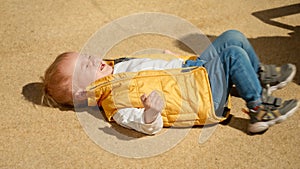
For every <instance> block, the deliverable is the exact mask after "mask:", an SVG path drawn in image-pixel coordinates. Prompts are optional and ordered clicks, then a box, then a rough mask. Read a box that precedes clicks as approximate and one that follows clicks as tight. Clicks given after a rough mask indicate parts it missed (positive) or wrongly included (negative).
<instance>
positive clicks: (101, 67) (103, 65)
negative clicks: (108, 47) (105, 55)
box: [100, 63, 105, 71]
mask: <svg viewBox="0 0 300 169" xmlns="http://www.w3.org/2000/svg"><path fill="white" fill-rule="evenodd" d="M104 67H105V64H104V63H101V65H100V70H101V71H102V70H103V69H104Z"/></svg>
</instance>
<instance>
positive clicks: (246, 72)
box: [220, 46, 262, 108]
mask: <svg viewBox="0 0 300 169" xmlns="http://www.w3.org/2000/svg"><path fill="white" fill-rule="evenodd" d="M220 59H221V62H222V64H223V68H224V73H225V78H226V82H227V85H228V86H227V87H228V88H229V89H230V87H231V86H230V84H235V86H236V89H237V91H238V92H239V94H240V96H241V97H242V98H243V99H244V100H245V101H246V102H247V107H249V108H254V107H255V106H258V105H260V104H261V93H262V87H261V85H260V82H259V80H258V77H257V74H256V71H255V70H254V68H253V67H252V65H251V61H250V59H249V57H248V53H247V52H246V51H245V50H244V49H243V48H241V47H238V46H230V47H227V48H225V49H224V50H223V51H222V53H221V54H220Z"/></svg>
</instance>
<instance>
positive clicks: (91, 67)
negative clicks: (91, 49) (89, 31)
mask: <svg viewBox="0 0 300 169" xmlns="http://www.w3.org/2000/svg"><path fill="white" fill-rule="evenodd" d="M68 62H69V63H68V65H66V67H65V68H66V69H67V70H66V71H68V72H70V71H71V70H72V72H74V75H73V89H75V91H76V90H80V89H81V90H85V88H86V87H87V86H88V85H89V84H90V83H92V82H94V81H95V80H97V79H100V78H102V77H105V76H108V75H110V74H112V72H113V68H112V67H111V66H109V65H107V64H106V62H104V61H103V60H102V59H101V58H97V57H94V56H88V55H85V56H79V54H77V53H75V54H74V56H72V57H70V60H69V61H68ZM74 87H75V88H74Z"/></svg>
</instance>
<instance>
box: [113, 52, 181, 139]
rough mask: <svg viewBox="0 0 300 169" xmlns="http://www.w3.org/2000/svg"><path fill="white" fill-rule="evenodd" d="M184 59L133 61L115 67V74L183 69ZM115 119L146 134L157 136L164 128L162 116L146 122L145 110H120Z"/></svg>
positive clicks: (143, 59) (144, 59) (124, 125)
mask: <svg viewBox="0 0 300 169" xmlns="http://www.w3.org/2000/svg"><path fill="white" fill-rule="evenodd" d="M182 64H183V60H182V59H173V60H171V61H166V60H161V59H149V58H142V59H131V60H129V61H125V62H121V63H118V64H116V65H115V67H114V72H113V74H117V73H122V72H137V71H142V70H164V69H172V68H181V67H182ZM113 119H114V120H115V121H116V122H117V123H118V124H119V125H121V126H123V127H126V128H130V129H134V130H136V131H139V132H142V133H145V134H149V135H151V134H156V133H158V132H159V131H160V130H161V129H162V127H163V121H162V117H161V114H159V115H158V116H157V118H156V119H155V120H154V121H153V122H152V123H150V124H146V123H145V121H144V108H125V109H121V110H118V112H117V113H116V114H115V115H114V116H113Z"/></svg>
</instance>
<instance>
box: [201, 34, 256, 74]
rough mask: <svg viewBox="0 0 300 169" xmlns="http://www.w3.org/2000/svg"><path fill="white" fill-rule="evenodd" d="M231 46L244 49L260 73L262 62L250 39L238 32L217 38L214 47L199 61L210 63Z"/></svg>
mask: <svg viewBox="0 0 300 169" xmlns="http://www.w3.org/2000/svg"><path fill="white" fill-rule="evenodd" d="M229 46H238V47H241V48H242V49H244V50H245V51H246V53H247V57H248V58H249V60H250V62H251V65H252V67H253V69H254V71H255V72H258V70H259V65H260V61H259V59H258V57H257V55H256V53H255V51H254V49H253V47H252V45H251V44H250V42H249V41H248V39H247V38H246V37H245V36H244V35H243V34H242V33H241V32H239V31H237V30H228V31H226V32H224V33H223V34H221V35H220V36H219V37H217V39H215V40H214V41H213V43H212V45H210V46H209V47H208V48H207V49H206V50H205V51H204V52H203V53H202V54H201V56H200V58H199V59H201V60H205V61H209V60H211V59H212V58H214V57H216V56H220V54H221V53H222V52H223V50H224V49H226V48H227V47H229Z"/></svg>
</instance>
